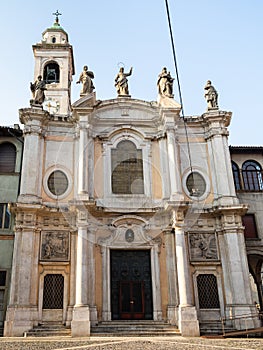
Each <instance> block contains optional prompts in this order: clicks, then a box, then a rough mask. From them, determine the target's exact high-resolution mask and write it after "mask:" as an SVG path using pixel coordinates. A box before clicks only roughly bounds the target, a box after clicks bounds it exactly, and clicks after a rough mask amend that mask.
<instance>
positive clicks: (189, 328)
mask: <svg viewBox="0 0 263 350" xmlns="http://www.w3.org/2000/svg"><path fill="white" fill-rule="evenodd" d="M178 328H179V330H180V332H181V334H182V336H183V337H199V336H200V330H199V322H198V319H197V313H196V309H195V307H194V306H179V310H178Z"/></svg>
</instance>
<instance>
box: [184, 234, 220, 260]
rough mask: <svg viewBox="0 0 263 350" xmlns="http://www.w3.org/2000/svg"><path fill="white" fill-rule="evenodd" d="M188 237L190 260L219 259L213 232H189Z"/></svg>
mask: <svg viewBox="0 0 263 350" xmlns="http://www.w3.org/2000/svg"><path fill="white" fill-rule="evenodd" d="M188 238H189V251H190V260H191V261H205V260H209V261H211V260H219V257H218V249H217V241H216V235H215V234H214V233H189V234H188Z"/></svg>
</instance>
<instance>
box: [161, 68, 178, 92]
mask: <svg viewBox="0 0 263 350" xmlns="http://www.w3.org/2000/svg"><path fill="white" fill-rule="evenodd" d="M173 82H174V78H172V77H171V74H170V72H167V68H166V67H164V68H163V69H162V71H161V73H160V74H159V75H158V80H157V87H158V93H159V94H160V95H163V96H166V97H170V98H173V97H174V95H173Z"/></svg>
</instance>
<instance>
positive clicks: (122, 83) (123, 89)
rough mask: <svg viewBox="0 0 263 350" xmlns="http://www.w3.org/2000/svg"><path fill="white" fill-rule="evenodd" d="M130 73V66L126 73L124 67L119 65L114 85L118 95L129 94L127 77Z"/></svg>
mask: <svg viewBox="0 0 263 350" xmlns="http://www.w3.org/2000/svg"><path fill="white" fill-rule="evenodd" d="M130 75H132V67H131V69H130V71H129V72H128V73H125V72H124V68H123V67H121V68H120V71H119V73H118V74H117V76H116V78H115V86H116V89H117V94H118V96H129V87H128V79H127V77H128V76H130Z"/></svg>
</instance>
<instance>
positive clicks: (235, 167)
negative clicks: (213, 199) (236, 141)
mask: <svg viewBox="0 0 263 350" xmlns="http://www.w3.org/2000/svg"><path fill="white" fill-rule="evenodd" d="M232 172H233V178H234V183H235V188H236V190H237V191H239V190H241V181H240V172H239V168H238V165H237V164H236V163H235V162H233V161H232Z"/></svg>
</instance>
